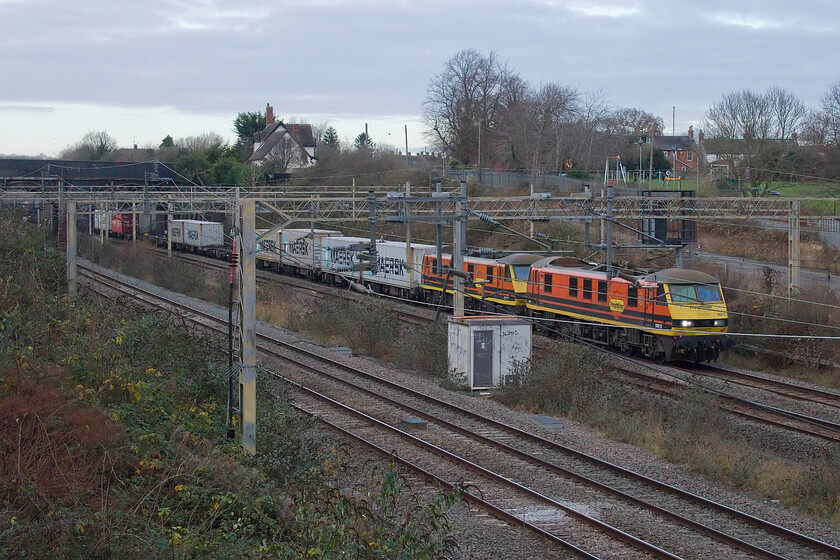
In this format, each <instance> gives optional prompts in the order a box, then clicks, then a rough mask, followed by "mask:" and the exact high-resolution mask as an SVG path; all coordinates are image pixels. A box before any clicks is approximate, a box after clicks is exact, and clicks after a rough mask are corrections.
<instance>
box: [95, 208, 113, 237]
mask: <svg viewBox="0 0 840 560" xmlns="http://www.w3.org/2000/svg"><path fill="white" fill-rule="evenodd" d="M113 216H114V213H113V212H109V211H107V210H94V211H93V229H94V230H95V231H99V230H105V231H106V232H108V231H111V218H112V217H113Z"/></svg>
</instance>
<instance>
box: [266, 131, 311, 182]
mask: <svg viewBox="0 0 840 560" xmlns="http://www.w3.org/2000/svg"><path fill="white" fill-rule="evenodd" d="M300 150H301V148H300V146H298V144H297V142H295V141H294V139H292V137H291V136H290V135H289V133H286V134H284V135H283V137H282V138H281V139H280V140H279V141H278V142H277V144H275V145H274V146H273V147H272V148H271V150H270V151H269V152H268V154H266V160H267V161H268V163H269V164H270V165H271V167H272V168H273V169H274V171H276V172H277V173H286V172H287V171H288V170H289V169H293V168H297V167H300V166H301V165H302V162H303V158H302V156H301V152H300Z"/></svg>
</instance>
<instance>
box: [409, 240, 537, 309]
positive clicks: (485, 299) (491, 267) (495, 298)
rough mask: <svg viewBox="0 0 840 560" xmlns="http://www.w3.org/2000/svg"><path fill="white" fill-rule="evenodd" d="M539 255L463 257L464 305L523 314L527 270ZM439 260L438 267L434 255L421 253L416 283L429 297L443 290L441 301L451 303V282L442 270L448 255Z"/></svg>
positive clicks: (452, 290)
mask: <svg viewBox="0 0 840 560" xmlns="http://www.w3.org/2000/svg"><path fill="white" fill-rule="evenodd" d="M542 258H543V256H542V255H535V254H531V253H516V254H512V255H507V256H505V257H502V258H499V259H490V258H484V257H464V272H465V273H467V275H468V276H469V281H468V282H467V283H466V284H465V286H464V295H465V306H466V308H467V309H473V310H479V311H503V312H505V313H512V314H519V315H524V314H525V313H526V309H525V294H526V293H527V291H528V274H529V272H530V270H531V265H532V264H533V263H534V262H536V261H538V260H540V259H542ZM441 262H442V266H440V267H438V266H437V255H435V254H434V253H427V254H426V255H424V257H423V268H422V276H421V280H420V287H421V289H422V290H423V291H424V292H425V293H426V294H427V295H428V296H432V299H433V298H434V297H440V296H441V295H442V293H443V292H444V291H445V292H446V295H445V296H444V302H445V304H446V305H449V306H451V305H452V294H453V293H454V286H453V282H452V278H451V277H450V278H449V279H447V277H446V273H447V271H448V270H449V266H450V263H451V262H452V256H451V255H448V254H444V255H442V258H441Z"/></svg>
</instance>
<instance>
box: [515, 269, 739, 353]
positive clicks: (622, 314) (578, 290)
mask: <svg viewBox="0 0 840 560" xmlns="http://www.w3.org/2000/svg"><path fill="white" fill-rule="evenodd" d="M527 286H528V288H527V289H528V293H527V302H526V306H527V309H528V314H529V315H530V316H532V317H533V318H534V319H536V320H537V323H538V324H540V327H541V328H546V329H551V330H555V331H557V332H559V333H561V334H566V335H569V336H572V337H574V338H577V339H583V340H587V341H590V342H594V343H597V344H602V345H605V346H613V347H616V348H619V349H621V350H622V351H624V352H627V353H631V354H641V355H644V356H646V357H648V358H653V359H659V360H663V361H671V360H693V361H702V360H714V359H716V358H717V357H718V354H719V353H720V351H721V350H722V349H724V348H726V347H728V346H730V345H731V340H730V339H729V338H728V337H726V335H725V334H724V333H725V332H726V330H727V327H728V316H727V311H726V303H725V302H724V300H723V293H722V292H721V289H720V283H719V282H718V281H717V280H716V279H715V278H714V277H712V276H709V275H708V274H705V273H702V272H698V271H694V270H684V269H676V268H672V269H667V270H662V271H659V272H656V273H653V274H649V275H647V276H642V277H638V278H634V277H628V276H620V277H614V278H608V277H607V274H606V272H605V271H604V269H603V267H602V266H601V267H598V266H593V265H591V264H589V263H584V262H582V261H578V260H576V259H569V258H565V257H549V258H546V259H542V260H540V261H537V262H535V263H533V265H532V266H531V274H530V278H529V281H528V285H527Z"/></svg>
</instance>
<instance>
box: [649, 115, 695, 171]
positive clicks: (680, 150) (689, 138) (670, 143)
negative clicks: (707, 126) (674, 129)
mask: <svg viewBox="0 0 840 560" xmlns="http://www.w3.org/2000/svg"><path fill="white" fill-rule="evenodd" d="M701 135H702V132H701ZM652 143H653V147H654V148H656V149H658V150H662V152H664V154H665V157H667V158H668V161H669V162H671V165H674V157H675V156H676V166H675V169H674V170H675V171H676V173H677V175H679V174H680V173H687V172H689V171H696V170H697V166H698V165H699V163H700V152H699V149H698V147H697V143H696V142H695V141H694V127H693V126H689V127H688V134H687V135H686V136H654V137H653V141H652Z"/></svg>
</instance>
